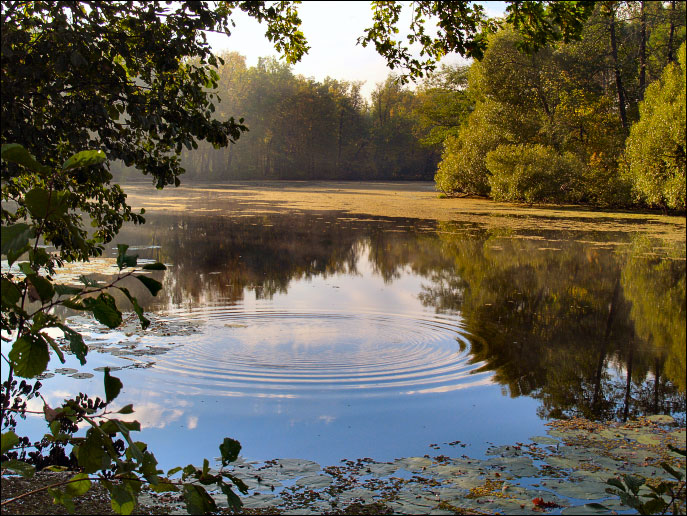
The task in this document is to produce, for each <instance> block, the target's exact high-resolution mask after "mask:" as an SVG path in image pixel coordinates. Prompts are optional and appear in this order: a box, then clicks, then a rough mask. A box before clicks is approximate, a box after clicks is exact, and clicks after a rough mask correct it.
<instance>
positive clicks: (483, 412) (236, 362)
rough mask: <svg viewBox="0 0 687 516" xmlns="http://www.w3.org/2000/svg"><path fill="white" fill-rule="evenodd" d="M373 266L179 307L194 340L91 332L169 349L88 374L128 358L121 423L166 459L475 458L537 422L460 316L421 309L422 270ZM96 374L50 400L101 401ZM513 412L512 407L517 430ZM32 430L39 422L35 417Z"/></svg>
mask: <svg viewBox="0 0 687 516" xmlns="http://www.w3.org/2000/svg"><path fill="white" fill-rule="evenodd" d="M366 262H367V256H361V259H360V260H359V262H358V264H359V267H358V270H357V275H354V276H349V275H343V274H335V275H331V276H328V277H327V278H323V277H314V278H312V279H307V280H299V281H293V282H292V283H291V284H290V285H289V291H288V293H286V294H276V295H275V296H274V297H273V298H272V299H271V300H265V299H257V300H256V298H255V296H254V294H253V293H252V292H245V297H244V302H243V303H242V304H240V305H239V306H231V307H225V306H212V307H207V308H205V309H199V308H195V309H194V310H192V311H190V312H189V311H185V310H175V311H174V312H175V313H174V314H173V315H174V316H175V317H182V318H183V319H185V320H186V319H187V320H190V321H192V322H193V323H194V324H196V325H197V328H198V329H199V331H198V332H195V333H191V334H188V335H183V336H169V337H166V336H156V335H146V334H145V333H143V334H141V336H128V337H127V336H126V335H124V334H123V333H121V332H120V333H116V334H113V335H110V336H109V337H105V336H104V335H99V334H98V333H97V332H90V338H89V341H91V342H94V341H95V342H97V343H98V345H101V346H102V345H103V344H104V345H105V347H106V348H107V347H108V344H109V343H110V342H116V341H121V340H123V341H124V343H123V344H126V343H127V342H129V343H135V344H136V346H137V349H146V347H147V346H158V347H161V346H168V347H170V348H171V349H170V350H169V351H166V352H164V353H161V354H159V355H153V356H145V355H141V356H128V355H123V356H122V355H120V356H113V355H112V354H111V353H110V352H105V353H103V352H98V351H99V350H100V351H101V349H99V348H92V349H91V351H90V353H89V355H88V363H87V365H86V366H85V367H84V368H81V370H84V371H93V369H96V368H99V367H102V366H105V365H108V366H117V367H124V368H123V369H121V370H117V371H114V372H113V374H114V375H115V376H118V377H119V378H121V379H122V381H123V383H124V389H123V391H122V394H120V396H119V398H118V399H117V406H120V405H121V406H123V405H125V404H128V403H133V404H134V408H135V410H136V412H135V413H134V414H132V415H130V416H125V418H126V419H136V420H138V421H140V422H141V426H142V430H143V431H142V435H141V439H142V440H144V441H146V442H150V443H154V446H155V451H156V455H157V457H158V460H160V462H161V464H162V465H164V466H168V465H172V464H176V463H179V464H181V463H186V462H189V461H194V460H195V461H197V460H198V458H199V457H201V456H207V457H213V456H216V455H217V446H218V445H219V443H220V442H221V441H222V439H223V438H224V437H228V436H231V437H234V438H236V439H238V440H239V441H240V442H241V443H242V446H243V453H242V454H243V455H244V456H245V457H248V458H253V459H263V460H266V459H269V458H275V457H301V458H308V459H313V460H316V461H320V462H322V463H336V462H338V460H340V459H342V458H357V457H363V456H367V457H373V458H377V459H392V458H395V457H400V456H408V455H417V454H420V455H424V454H425V453H430V452H431V451H432V450H431V449H430V448H428V445H429V444H430V443H442V442H451V441H456V440H460V441H462V442H467V443H471V448H470V450H469V452H470V453H472V454H478V453H480V452H481V451H482V450H483V449H484V448H485V447H486V443H487V441H491V442H506V440H512V439H525V438H527V437H528V436H529V435H534V434H535V433H537V432H538V431H539V430H540V429H541V422H540V421H539V419H538V418H537V417H536V414H535V410H534V408H535V405H536V403H534V402H533V401H532V400H529V399H526V398H521V399H518V400H512V399H509V398H506V397H503V396H502V394H501V388H500V387H499V386H497V385H493V384H492V383H491V381H490V373H488V372H483V373H475V369H477V367H478V366H479V365H480V364H470V360H469V358H470V357H469V353H468V351H469V336H468V335H466V334H465V332H464V329H463V328H462V326H461V320H460V317H458V316H446V315H443V316H436V315H435V314H434V313H433V311H430V310H428V309H427V308H425V307H423V306H422V304H421V303H420V301H419V300H418V297H417V294H418V292H419V290H420V287H421V284H422V281H423V280H422V278H421V277H419V276H418V275H415V274H413V273H412V272H410V271H409V270H406V271H404V273H403V274H402V275H401V276H400V277H399V278H398V279H396V280H394V281H392V282H388V283H385V282H384V281H382V279H381V278H380V277H379V276H375V275H374V274H373V273H372V271H371V269H370V268H369V267H368V266H367V264H366ZM379 307H383V308H384V312H378V311H377V309H378V308H379ZM86 333H87V334H88V333H89V332H86ZM170 342H172V343H173V344H171V345H170ZM461 342H462V343H463V346H462V348H463V349H462V351H461V345H460V343H461ZM122 348H125V346H123V345H122V343H121V342H120V343H119V344H118V348H117V349H122ZM151 362H152V363H153V365H152V366H151V367H132V366H135V365H145V364H148V363H151ZM59 367H74V368H78V364H75V363H74V362H73V361H70V362H69V363H68V364H66V366H62V364H59V362H57V361H56V360H54V359H53V361H52V362H51V364H50V370H52V371H54V369H56V368H59ZM95 375H96V376H95V377H94V378H92V379H88V380H76V379H73V378H71V377H69V376H66V375H61V374H59V373H58V374H56V375H55V376H54V377H52V378H49V379H46V380H45V381H44V383H45V385H46V387H48V386H50V391H47V390H46V389H44V395H45V397H46V399H47V400H48V402H49V403H51V404H52V405H57V404H58V403H59V402H60V401H61V399H63V398H64V397H65V396H67V395H68V393H70V392H71V393H76V392H78V391H79V390H81V391H84V392H88V393H92V395H93V396H95V395H98V394H99V395H101V396H102V394H103V392H102V373H101V372H98V371H95ZM32 408H33V409H36V408H40V404H39V403H38V402H34V403H32ZM504 414H512V416H510V418H509V424H508V427H509V429H508V438H507V439H504V437H503V436H502V434H503V430H502V425H503V421H504V420H503V418H504ZM31 419H34V418H30V420H31ZM511 419H512V421H510V420H511ZM30 426H31V427H33V428H35V430H36V432H38V431H42V423H41V422H39V421H36V420H35V419H34V421H32V423H31V425H30Z"/></svg>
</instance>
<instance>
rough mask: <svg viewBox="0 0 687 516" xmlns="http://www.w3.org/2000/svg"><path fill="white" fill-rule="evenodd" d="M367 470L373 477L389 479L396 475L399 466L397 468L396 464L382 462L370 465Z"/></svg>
mask: <svg viewBox="0 0 687 516" xmlns="http://www.w3.org/2000/svg"><path fill="white" fill-rule="evenodd" d="M366 469H369V470H370V471H369V472H370V474H372V475H375V476H378V477H388V476H389V475H392V474H394V473H396V471H397V470H398V466H396V465H395V464H389V463H386V462H381V463H373V464H368V465H367V468H366Z"/></svg>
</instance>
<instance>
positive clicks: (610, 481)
mask: <svg viewBox="0 0 687 516" xmlns="http://www.w3.org/2000/svg"><path fill="white" fill-rule="evenodd" d="M606 483H607V484H608V485H610V486H613V487H617V488H618V489H620V490H621V491H627V489H626V488H625V485H624V484H623V483H622V482H621V481H620V480H618V479H617V478H609V479H608V480H606Z"/></svg>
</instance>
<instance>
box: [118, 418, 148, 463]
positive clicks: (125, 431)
mask: <svg viewBox="0 0 687 516" xmlns="http://www.w3.org/2000/svg"><path fill="white" fill-rule="evenodd" d="M114 423H115V424H116V425H117V427H118V428H119V431H120V432H122V435H123V436H124V439H126V442H127V443H129V448H128V449H127V451H128V452H129V453H130V454H131V456H132V457H134V458H135V459H136V460H137V461H138V462H139V464H140V463H142V462H143V453H142V452H141V449H140V448H139V447H138V446H137V445H136V444H134V442H133V441H132V440H131V436H130V435H129V430H130V429H129V426H128V425H127V424H126V422H125V421H119V420H118V419H115V420H114Z"/></svg>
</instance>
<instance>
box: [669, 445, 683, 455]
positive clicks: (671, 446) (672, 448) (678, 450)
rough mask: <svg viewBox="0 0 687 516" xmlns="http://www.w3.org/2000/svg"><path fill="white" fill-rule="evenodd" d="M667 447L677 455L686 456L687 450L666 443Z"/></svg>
mask: <svg viewBox="0 0 687 516" xmlns="http://www.w3.org/2000/svg"><path fill="white" fill-rule="evenodd" d="M668 449H669V450H670V451H672V452H675V453H677V454H678V455H682V456H683V457H685V456H687V450H681V449H680V448H676V447H675V446H673V445H672V444H669V445H668Z"/></svg>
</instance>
